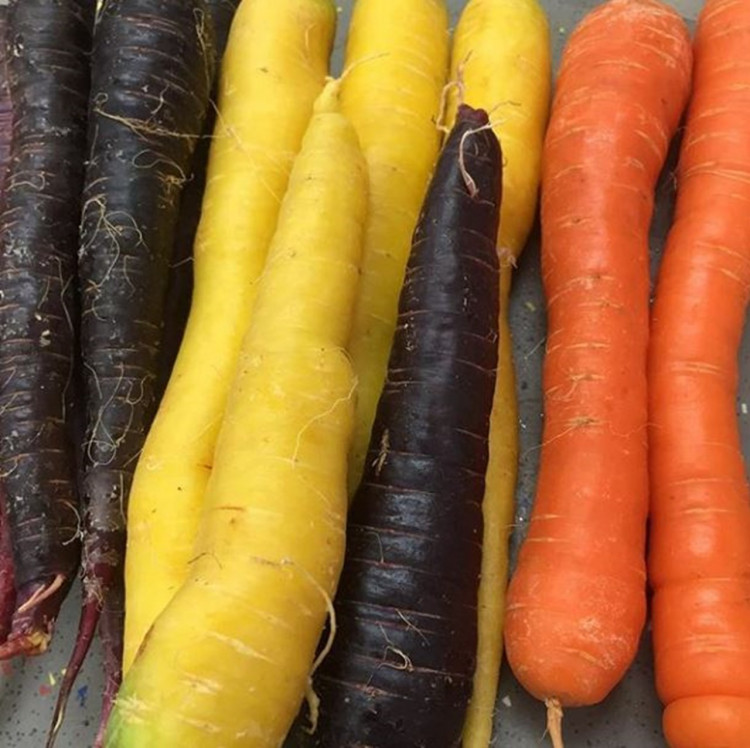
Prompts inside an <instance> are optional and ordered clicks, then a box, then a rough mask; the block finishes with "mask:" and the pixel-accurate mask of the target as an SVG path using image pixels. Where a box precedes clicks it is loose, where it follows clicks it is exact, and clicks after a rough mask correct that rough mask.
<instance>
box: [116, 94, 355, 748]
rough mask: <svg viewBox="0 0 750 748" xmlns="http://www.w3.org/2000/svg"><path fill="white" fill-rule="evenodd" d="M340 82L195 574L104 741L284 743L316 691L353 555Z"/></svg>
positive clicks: (302, 169)
mask: <svg viewBox="0 0 750 748" xmlns="http://www.w3.org/2000/svg"><path fill="white" fill-rule="evenodd" d="M338 86H339V83H338V81H334V82H331V83H330V84H329V85H328V86H327V87H326V88H325V89H324V91H323V93H322V94H321V96H320V97H319V99H318V101H317V103H316V107H315V113H314V115H313V118H312V121H311V122H310V125H309V127H308V130H307V133H306V135H305V138H304V142H303V144H302V149H301V151H300V154H299V156H298V157H297V159H296V161H295V163H294V167H293V170H292V174H291V177H290V182H289V190H288V192H287V195H286V197H285V198H284V201H283V204H282V207H281V214H280V217H279V226H278V229H277V231H276V234H275V236H274V239H273V242H272V245H271V248H270V251H269V256H268V262H267V264H266V268H265V271H264V273H263V276H262V278H261V280H260V282H259V288H258V299H257V302H256V306H255V311H254V312H253V321H252V323H251V325H250V328H249V330H248V333H247V336H246V338H245V341H244V344H243V349H242V355H241V357H240V362H239V367H238V372H237V376H236V379H235V381H234V384H233V389H232V394H231V396H230V400H229V403H228V405H227V412H226V415H225V417H224V420H223V423H222V428H221V434H220V436H219V441H218V444H217V446H216V455H215V462H214V468H213V472H212V474H211V480H210V482H209V485H208V489H207V492H206V498H205V506H204V510H203V516H202V518H201V526H200V530H199V534H198V539H197V543H196V547H195V556H194V561H193V563H192V564H191V565H190V570H189V577H188V579H187V581H186V582H185V583H184V584H183V586H182V587H181V588H180V590H179V591H178V592H177V594H176V595H175V597H174V598H173V599H172V601H171V602H170V603H169V605H168V606H167V607H166V609H165V610H164V612H163V613H162V614H161V615H160V616H159V618H158V619H157V620H156V622H155V623H154V625H153V626H152V628H151V630H150V633H149V635H148V638H147V640H146V642H145V645H144V647H143V648H142V650H141V652H140V654H139V655H138V657H137V659H136V661H135V663H134V664H133V666H132V667H131V669H130V671H129V672H128V674H127V676H126V678H125V681H124V683H123V687H122V691H121V693H120V696H119V697H118V701H117V708H116V710H115V712H114V714H113V718H112V723H111V725H110V730H109V732H108V741H107V746H108V748H126V747H127V748H129V747H130V746H134V747H138V748H140V746H146V745H149V746H150V745H159V746H171V745H190V746H195V748H204V747H205V748H209V747H210V748H214V747H216V748H218V747H219V746H221V747H222V748H232V747H233V746H237V747H239V746H243V748H260V747H263V748H265V747H266V746H267V747H268V748H271V747H273V748H276V747H277V746H279V745H281V742H282V741H283V739H284V736H285V735H286V732H287V731H288V729H289V726H290V725H291V723H292V720H293V718H294V715H295V714H296V713H297V711H298V710H299V706H300V702H301V701H302V698H303V696H304V694H305V691H306V689H308V687H309V681H310V672H311V669H312V668H313V667H314V665H313V658H314V656H315V646H316V644H317V642H318V638H319V637H320V634H321V631H322V629H323V625H324V623H325V617H326V613H327V612H328V610H329V609H330V606H331V602H330V601H331V598H332V597H333V594H334V591H335V589H336V583H337V581H338V576H339V572H340V569H341V565H342V562H343V557H344V531H345V518H346V508H347V493H346V469H347V465H346V458H347V453H348V450H349V446H350V442H351V435H352V428H353V411H354V405H353V400H354V390H355V387H356V380H355V377H354V374H353V371H352V367H351V363H350V361H349V358H348V355H347V353H346V351H345V349H344V346H345V344H346V340H347V338H348V335H349V330H350V326H351V316H352V310H353V306H354V299H355V296H356V291H357V282H358V278H359V262H360V255H361V240H362V227H363V224H364V219H365V206H366V201H367V195H366V192H367V189H366V187H367V184H366V177H367V174H366V166H365V162H364V158H363V156H362V153H361V151H360V148H359V144H358V142H357V136H356V134H355V132H354V129H353V128H352V126H351V124H350V123H349V122H348V121H347V120H346V118H345V117H343V115H342V114H341V113H340V111H339V104H338ZM321 281H323V282H321ZM248 465H250V466H252V469H251V470H248Z"/></svg>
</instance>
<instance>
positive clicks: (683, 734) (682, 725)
mask: <svg viewBox="0 0 750 748" xmlns="http://www.w3.org/2000/svg"><path fill="white" fill-rule="evenodd" d="M664 735H665V736H666V738H667V743H668V744H669V746H670V748H748V745H750V699H743V698H738V697H736V696H694V697H691V698H686V699H679V700H678V701H675V702H673V703H671V704H669V706H667V708H666V710H665V711H664Z"/></svg>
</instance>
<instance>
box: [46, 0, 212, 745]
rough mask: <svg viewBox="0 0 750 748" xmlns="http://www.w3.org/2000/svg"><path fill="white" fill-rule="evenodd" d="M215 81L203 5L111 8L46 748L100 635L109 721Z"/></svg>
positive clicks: (84, 266)
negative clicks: (64, 635)
mask: <svg viewBox="0 0 750 748" xmlns="http://www.w3.org/2000/svg"><path fill="white" fill-rule="evenodd" d="M213 77H214V51H213V29H212V24H211V21H210V18H209V16H208V12H207V10H206V5H205V2H204V0H109V1H108V2H107V3H105V4H104V6H103V9H102V10H101V12H100V15H99V18H98V21H97V25H96V32H95V37H94V47H93V53H92V58H91V103H90V114H89V120H90V125H89V157H88V165H87V169H86V179H85V186H84V195H83V198H84V203H83V216H82V221H81V237H80V242H81V244H80V252H79V263H78V273H79V280H80V285H81V303H82V313H81V351H82V358H83V368H84V389H85V399H86V439H85V449H84V456H83V463H84V467H83V503H84V538H83V556H82V567H83V586H84V598H83V609H82V612H81V619H80V624H79V630H78V636H77V640H76V645H75V648H74V651H73V654H72V656H71V660H70V663H69V665H68V668H67V672H66V674H65V677H64V679H63V683H62V684H61V690H60V695H59V701H58V705H57V710H56V712H55V718H54V724H53V728H52V732H51V734H50V739H49V743H48V745H51V744H52V742H53V741H54V737H55V734H56V732H57V730H58V729H59V726H60V724H61V722H62V719H63V713H64V708H65V704H66V701H67V699H68V697H69V694H70V691H71V688H72V686H73V683H74V681H75V678H76V676H77V674H78V671H79V670H80V667H81V665H82V663H83V660H84V659H85V656H86V653H87V650H88V648H89V645H90V642H91V640H92V638H93V636H94V632H95V630H96V626H97V623H98V621H99V620H100V617H102V615H103V619H102V625H101V628H100V634H101V637H102V644H103V648H104V664H105V670H106V671H105V677H106V686H105V698H104V703H103V707H102V723H104V722H106V719H107V716H108V713H109V710H110V708H111V706H112V697H113V695H114V694H115V693H116V691H117V688H118V686H119V682H120V679H121V668H122V634H123V599H124V579H123V564H124V556H125V541H126V538H125V518H126V516H127V499H128V493H129V491H130V484H131V481H132V477H133V470H134V469H135V465H136V461H137V459H138V455H139V453H140V451H141V449H142V447H143V442H144V439H145V437H146V433H147V431H148V429H149V427H150V425H151V420H152V418H153V415H154V410H155V406H156V383H157V374H158V364H159V356H160V348H161V342H162V330H163V318H164V302H165V293H166V288H167V279H168V276H169V263H170V259H171V256H172V248H173V246H174V241H175V229H176V224H177V217H178V213H179V204H180V196H181V192H182V187H183V185H184V183H185V180H186V177H187V175H188V173H189V171H190V167H191V161H192V155H193V152H194V149H195V145H196V142H197V141H198V139H199V137H200V134H201V132H202V129H203V122H204V118H205V113H206V109H207V105H208V98H209V92H210V87H211V83H212V81H213Z"/></svg>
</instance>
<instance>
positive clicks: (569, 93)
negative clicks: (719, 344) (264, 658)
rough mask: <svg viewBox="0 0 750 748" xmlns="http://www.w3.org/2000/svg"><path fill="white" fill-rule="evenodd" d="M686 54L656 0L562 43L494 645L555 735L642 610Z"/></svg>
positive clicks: (596, 20) (616, 5) (591, 21)
mask: <svg viewBox="0 0 750 748" xmlns="http://www.w3.org/2000/svg"><path fill="white" fill-rule="evenodd" d="M690 64H691V53H690V44H689V38H688V32H687V29H686V27H685V25H684V23H683V22H682V20H681V18H680V17H679V15H677V13H675V12H674V11H673V10H671V9H670V8H668V7H667V6H665V5H664V4H662V3H660V2H658V0H612V1H611V2H608V3H606V4H604V5H602V6H600V7H599V8H598V9H596V10H595V11H593V12H592V13H591V14H589V15H588V16H587V18H586V19H585V20H584V21H583V22H582V23H581V25H580V26H579V27H578V29H576V31H575V32H574V33H573V35H572V37H571V39H570V42H569V45H568V47H567V49H566V50H565V54H564V56H563V61H562V67H561V71H560V76H559V81H558V89H557V93H556V96H555V100H554V102H553V107H552V118H551V122H550V128H549V130H548V133H547V138H546V141H545V151H544V156H543V172H542V270H543V281H544V288H545V293H546V296H547V307H548V338H547V355H546V360H545V365H544V395H545V424H544V439H543V445H542V455H541V466H540V474H539V482H538V486H537V495H536V503H535V507H534V513H533V516H532V518H531V523H530V527H529V532H528V537H527V539H526V542H525V543H524V545H523V547H522V549H521V553H520V557H519V563H518V568H517V570H516V573H515V576H514V577H513V579H512V581H511V585H510V588H509V592H508V606H507V618H506V630H505V642H506V650H507V656H508V660H509V662H510V665H511V667H512V668H513V671H514V673H515V674H516V676H517V677H518V679H519V680H520V681H521V683H522V684H523V685H524V686H525V688H526V689H527V690H528V691H530V692H531V693H532V694H533V695H534V696H536V697H537V698H539V699H542V700H545V701H547V703H548V705H549V707H550V728H551V732H552V733H553V737H554V738H555V742H556V744H558V745H560V744H561V738H560V736H559V731H560V727H559V716H560V707H561V706H578V705H584V704H594V703H597V702H598V701H600V700H602V699H603V698H604V697H605V696H606V695H607V694H608V693H609V691H610V690H611V689H612V688H613V687H614V686H615V685H616V684H617V683H618V681H619V680H620V679H621V678H622V676H623V674H624V673H625V670H626V669H627V667H628V666H629V665H630V663H631V661H632V659H633V657H634V655H635V652H636V649H637V645H638V640H639V637H640V634H641V631H642V628H643V624H644V620H645V616H646V578H645V572H646V569H645V539H646V515H647V509H648V471H647V450H646V422H647V393H646V352H647V342H648V295H649V271H648V264H649V263H648V260H649V258H648V231H649V224H650V221H651V215H652V211H653V203H654V187H655V183H656V180H657V177H658V175H659V172H660V170H661V168H662V166H663V163H664V160H665V157H666V153H667V149H668V146H669V141H670V139H671V137H672V135H673V133H674V131H675V129H676V127H677V123H678V121H679V118H680V114H681V112H682V110H683V107H684V105H685V103H686V100H687V96H688V89H689V82H690ZM555 716H557V718H558V720H555V719H553V718H554V717H555ZM556 722H557V724H556ZM555 732H556V733H557V734H555Z"/></svg>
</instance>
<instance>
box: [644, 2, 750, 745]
mask: <svg viewBox="0 0 750 748" xmlns="http://www.w3.org/2000/svg"><path fill="white" fill-rule="evenodd" d="M748 33H750V5H748V3H747V2H742V1H738V0H708V2H707V3H706V5H705V8H704V10H703V13H702V15H701V18H700V22H699V24H698V31H697V36H696V47H695V56H696V59H695V87H694V93H693V101H692V104H691V109H690V114H689V117H688V122H687V130H686V133H685V138H684V141H683V145H682V152H681V155H680V168H679V174H678V198H677V207H676V213H675V222H674V225H673V227H672V230H671V232H670V235H669V239H668V241H667V247H666V251H665V255H664V262H663V265H662V268H661V272H660V275H659V281H658V284H657V291H656V302H655V307H654V313H653V322H652V338H651V347H650V359H649V398H650V423H651V432H650V439H651V450H652V452H651V457H652V459H651V489H652V491H651V496H652V506H651V511H652V525H651V550H650V558H649V574H650V581H651V585H652V586H653V589H654V592H655V594H654V601H653V625H654V650H655V658H656V682H657V688H658V692H659V696H660V698H661V699H662V701H663V702H664V703H665V704H666V705H667V708H666V712H665V714H664V731H665V733H666V737H667V740H668V742H669V744H670V746H672V748H719V747H721V748H745V747H746V746H747V745H748V744H750V490H748V483H747V478H746V475H745V465H744V462H743V459H742V452H741V446H740V437H739V430H738V427H737V418H736V415H735V394H736V391H737V380H738V371H737V351H738V348H739V344H740V338H741V334H742V326H743V322H744V320H745V313H746V309H747V303H748V289H750V227H749V226H748V223H747V213H748V208H750V96H749V95H748V88H747V81H748V74H749V73H750V47H748V44H747V39H748Z"/></svg>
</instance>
